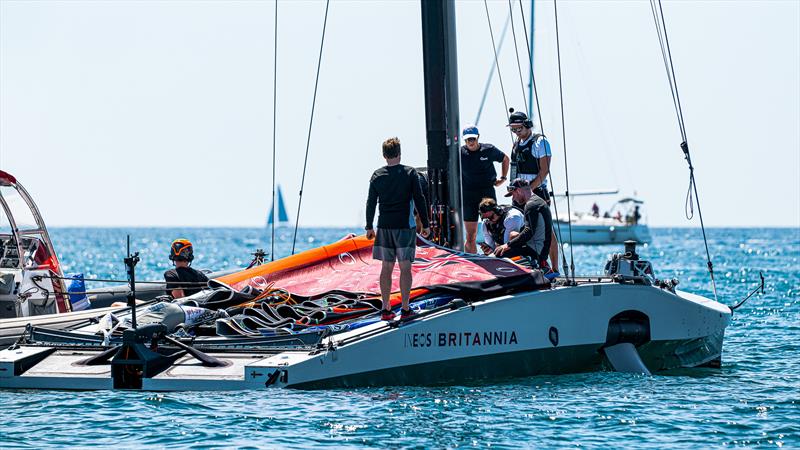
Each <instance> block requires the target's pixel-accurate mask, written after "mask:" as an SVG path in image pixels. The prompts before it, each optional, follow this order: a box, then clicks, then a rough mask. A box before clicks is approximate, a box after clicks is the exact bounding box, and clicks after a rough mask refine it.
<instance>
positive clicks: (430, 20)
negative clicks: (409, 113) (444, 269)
mask: <svg viewBox="0 0 800 450" xmlns="http://www.w3.org/2000/svg"><path fill="white" fill-rule="evenodd" d="M421 10H422V53H423V71H424V78H425V125H426V127H425V128H426V131H427V134H426V137H427V143H428V187H429V191H430V201H431V213H432V214H431V232H432V234H433V236H432V240H433V241H434V242H436V243H437V244H440V245H445V246H447V247H450V248H452V249H456V250H462V249H463V246H464V231H463V229H462V221H461V217H462V216H461V158H460V155H459V139H458V136H459V124H458V112H459V109H458V78H457V73H456V71H457V67H458V65H457V62H456V18H455V1H454V0H443V1H442V0H421Z"/></svg>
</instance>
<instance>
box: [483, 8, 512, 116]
mask: <svg viewBox="0 0 800 450" xmlns="http://www.w3.org/2000/svg"><path fill="white" fill-rule="evenodd" d="M510 20H511V16H510V15H509V16H508V17H507V18H506V23H505V24H504V25H503V31H502V33H501V34H500V43H499V44H498V46H497V51H500V50H502V49H503V41H505V39H506V32H507V31H508V23H509V21H510ZM496 65H497V60H496V59H493V60H492V68H491V69H489V75H488V76H487V77H486V85H484V87H483V96H482V97H481V104H480V106H479V107H478V114H477V115H476V116H475V126H476V127H477V126H478V122H480V121H481V113H483V105H484V104H485V103H486V97H487V95H488V94H489V87H490V86H491V85H492V78H494V68H495V66H496Z"/></svg>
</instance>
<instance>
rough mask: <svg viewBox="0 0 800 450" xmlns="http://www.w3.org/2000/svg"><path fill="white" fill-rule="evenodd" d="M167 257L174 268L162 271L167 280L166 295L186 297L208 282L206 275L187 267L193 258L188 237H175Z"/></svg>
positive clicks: (198, 290) (199, 289)
mask: <svg viewBox="0 0 800 450" xmlns="http://www.w3.org/2000/svg"><path fill="white" fill-rule="evenodd" d="M169 259H170V260H171V261H172V263H173V264H175V268H174V269H169V270H168V271H166V272H164V280H165V281H166V282H167V295H169V296H171V297H172V298H182V297H188V296H190V295H192V294H196V293H198V292H200V291H201V290H202V288H203V287H204V284H203V283H208V277H207V276H206V275H205V274H204V273H203V272H200V271H199V270H196V269H193V268H191V267H189V266H190V265H191V264H192V260H194V250H192V243H191V242H189V240H188V239H176V240H174V241H172V245H171V246H170V247H169Z"/></svg>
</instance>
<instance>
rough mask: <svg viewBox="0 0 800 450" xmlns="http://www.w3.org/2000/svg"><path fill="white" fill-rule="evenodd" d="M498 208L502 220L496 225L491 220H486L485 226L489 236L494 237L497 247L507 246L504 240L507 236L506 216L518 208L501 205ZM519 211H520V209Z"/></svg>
mask: <svg viewBox="0 0 800 450" xmlns="http://www.w3.org/2000/svg"><path fill="white" fill-rule="evenodd" d="M497 208H498V209H500V214H499V215H500V220H498V221H497V223H494V222H492V221H491V220H484V221H483V226H485V227H486V230H487V231H488V232H489V234H490V235H492V239H494V243H495V244H496V245H502V244H505V242H503V238H504V237H505V234H506V225H505V221H506V216H507V215H508V211H509V210H510V209H511V208H516V207H515V206H511V205H499V206H498V207H497ZM517 209H518V210H519V208H517Z"/></svg>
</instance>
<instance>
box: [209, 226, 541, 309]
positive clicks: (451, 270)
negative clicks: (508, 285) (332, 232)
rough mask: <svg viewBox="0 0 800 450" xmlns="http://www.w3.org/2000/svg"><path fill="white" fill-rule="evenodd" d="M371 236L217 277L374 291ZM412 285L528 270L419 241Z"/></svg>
mask: <svg viewBox="0 0 800 450" xmlns="http://www.w3.org/2000/svg"><path fill="white" fill-rule="evenodd" d="M372 243H373V241H371V240H368V239H366V238H365V237H363V236H351V237H347V238H345V239H343V240H341V241H338V242H335V243H333V244H330V245H326V246H323V247H319V248H316V249H312V250H308V251H306V252H303V253H299V254H297V255H292V256H289V257H287V258H283V259H281V260H278V261H274V262H271V263H267V264H264V265H261V266H258V267H253V268H251V269H248V270H245V271H242V272H237V273H233V274H231V275H227V276H225V277H222V278H219V281H222V282H223V283H226V284H228V285H230V286H231V287H233V288H234V289H236V290H241V289H242V288H244V287H245V286H247V285H250V286H253V287H255V288H258V289H264V288H266V287H269V286H272V287H273V288H283V289H286V290H287V291H289V292H291V293H293V294H296V295H301V296H306V297H312V296H315V295H319V294H323V293H325V292H330V291H334V290H340V291H348V292H358V293H371V294H377V293H379V292H380V288H379V286H378V276H379V274H380V271H381V261H378V260H374V259H372ZM411 270H412V273H413V285H412V288H414V289H415V288H425V287H429V286H435V285H439V286H441V285H448V284H456V283H464V282H481V281H488V280H493V279H497V278H506V277H519V276H520V275H524V274H527V273H530V271H529V270H528V269H525V268H523V267H521V266H518V265H517V264H514V263H511V262H509V261H506V260H503V259H497V258H489V257H484V256H478V255H467V254H464V253H458V252H454V251H451V250H448V249H445V248H441V247H436V246H433V245H430V244H426V243H424V242H419V243H418V246H417V257H416V260H415V261H414V263H413V265H412V269H411ZM399 279H400V270H399V268H398V267H397V266H395V271H394V274H393V275H392V291H393V292H396V291H398V290H399Z"/></svg>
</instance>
